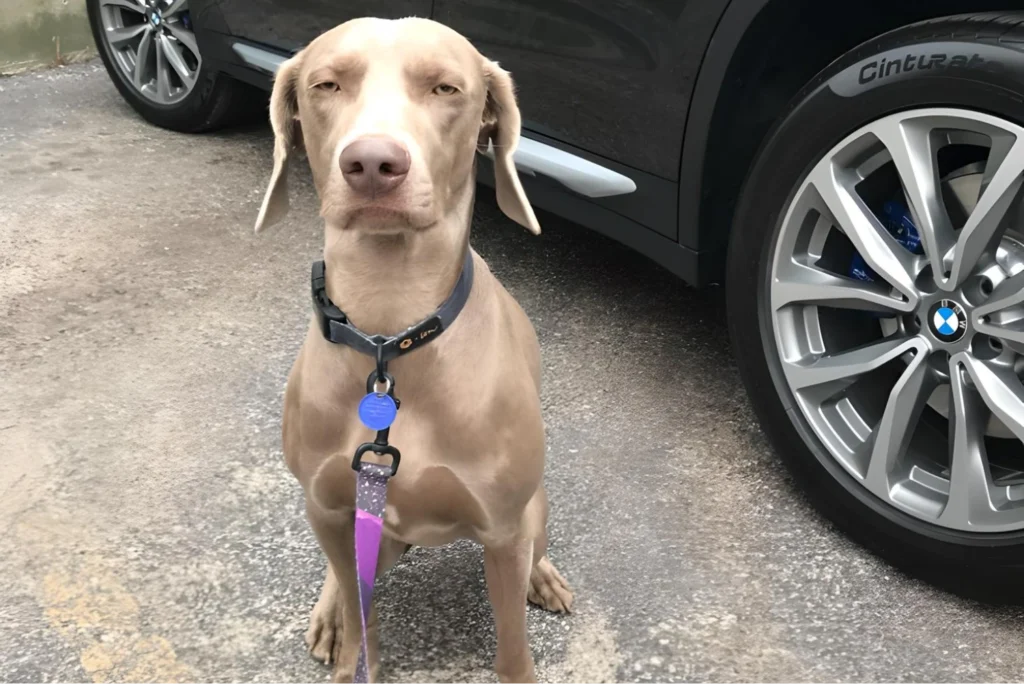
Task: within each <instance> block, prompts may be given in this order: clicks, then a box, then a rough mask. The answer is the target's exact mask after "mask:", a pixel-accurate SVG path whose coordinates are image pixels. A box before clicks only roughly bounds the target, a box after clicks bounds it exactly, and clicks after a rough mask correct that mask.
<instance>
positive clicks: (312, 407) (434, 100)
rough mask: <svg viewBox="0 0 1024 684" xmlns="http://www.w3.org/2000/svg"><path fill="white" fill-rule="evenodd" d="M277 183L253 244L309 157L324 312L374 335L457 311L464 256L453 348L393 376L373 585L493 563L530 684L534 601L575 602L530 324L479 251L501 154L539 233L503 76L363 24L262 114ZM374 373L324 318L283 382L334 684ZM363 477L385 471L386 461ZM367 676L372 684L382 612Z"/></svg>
mask: <svg viewBox="0 0 1024 684" xmlns="http://www.w3.org/2000/svg"><path fill="white" fill-rule="evenodd" d="M270 119H271V123H272V126H273V130H274V135H275V143H274V167H273V171H272V174H271V179H270V184H269V187H268V189H267V192H266V195H265V197H264V200H263V204H262V206H261V208H260V212H259V216H258V218H257V222H256V231H257V232H259V231H260V230H262V229H263V228H264V227H266V226H269V225H271V224H273V223H275V222H276V221H278V220H280V219H281V218H282V217H283V216H284V214H285V213H286V212H287V210H288V193H287V187H286V185H287V172H288V165H289V162H290V161H291V160H292V159H293V157H294V156H296V155H297V154H298V153H299V152H300V151H301V150H302V148H304V149H305V154H306V157H307V159H308V161H309V165H310V168H311V170H312V175H313V180H314V184H315V186H316V190H317V193H318V196H319V199H320V214H321V216H322V217H323V219H324V223H325V247H324V263H325V267H324V276H325V281H326V293H327V295H328V296H329V297H330V300H331V301H332V302H334V303H335V304H336V305H337V306H338V307H340V308H341V309H342V310H343V311H344V312H345V314H346V315H347V317H348V320H349V321H350V322H351V323H352V324H353V325H355V326H357V327H358V328H359V329H360V330H362V331H365V332H366V333H368V334H372V335H395V334H398V333H399V332H401V331H403V330H405V329H406V328H407V327H408V326H411V325H413V324H415V323H417V322H418V321H421V320H423V319H424V318H425V317H427V316H429V315H430V314H431V312H433V311H434V310H435V309H436V308H437V307H438V305H439V304H440V303H441V302H443V301H444V300H445V298H446V297H448V296H449V294H450V293H451V292H452V291H453V287H455V285H456V283H457V281H458V280H459V278H460V274H461V273H462V270H463V263H464V262H465V260H466V258H467V256H466V255H467V253H468V254H470V255H471V256H470V258H471V259H472V269H473V270H472V272H473V273H474V274H475V276H474V277H473V280H472V288H471V290H470V292H469V296H468V299H467V300H466V303H465V306H464V308H463V310H462V312H461V314H459V316H458V317H457V319H456V320H455V321H454V323H453V324H452V325H451V326H450V328H449V329H447V330H445V331H444V332H443V334H441V335H439V336H437V337H436V339H433V340H431V341H430V343H429V344H424V345H422V346H420V347H418V348H416V349H414V350H412V351H411V352H410V353H408V354H406V355H403V356H400V357H399V358H397V359H395V360H394V361H392V362H391V365H390V368H389V372H390V373H391V374H392V375H393V376H394V378H395V382H396V385H397V387H398V388H400V391H399V393H398V394H399V395H400V397H401V400H402V403H401V410H400V411H399V412H398V415H397V418H396V419H395V420H394V423H393V426H392V437H391V438H392V440H393V441H394V442H395V444H396V445H399V446H401V447H402V449H403V450H404V458H403V459H402V468H401V473H400V474H397V475H396V477H394V478H393V479H391V480H390V483H389V484H388V488H387V492H388V499H387V508H386V511H385V513H384V515H383V521H384V522H383V530H384V539H383V542H382V546H381V548H380V554H379V557H378V563H377V574H378V576H379V575H380V574H381V573H383V572H385V571H387V569H388V568H390V567H391V566H392V565H393V564H394V563H395V561H396V560H397V559H398V558H399V557H400V556H401V555H402V554H403V553H404V552H405V551H406V550H407V549H408V548H409V546H410V545H420V546H437V545H442V544H447V543H449V542H451V541H454V540H456V539H463V538H468V539H473V540H476V541H477V542H479V543H481V544H482V545H483V549H484V570H485V576H486V580H487V590H488V595H489V598H490V601H491V604H492V607H493V610H494V617H495V623H496V631H497V654H496V658H495V669H496V671H497V674H498V677H499V679H500V680H501V681H521V682H526V681H534V679H535V673H534V662H533V656H532V653H531V651H530V646H529V642H528V637H527V630H526V603H527V600H529V601H531V602H533V603H536V604H538V605H540V606H541V607H543V608H545V609H548V610H551V611H557V612H563V611H564V612H567V611H569V610H570V608H571V605H572V600H573V595H572V592H571V590H570V589H569V586H568V585H567V584H566V581H565V580H564V579H563V577H562V575H561V574H560V573H559V572H558V570H557V569H555V567H554V565H552V563H551V561H550V560H549V559H548V557H547V555H546V554H547V533H546V525H547V514H548V505H547V498H546V494H545V491H544V485H543V482H542V476H543V472H544V455H545V438H544V424H543V420H542V418H541V406H540V381H541V377H540V376H541V371H540V348H539V345H538V342H537V336H536V333H535V331H534V329H533V326H532V325H531V323H530V321H529V319H528V318H527V316H526V314H525V313H524V311H523V310H522V308H521V307H520V306H519V305H518V303H517V302H516V301H515V300H514V299H513V298H512V296H511V295H510V294H509V293H508V292H507V291H506V290H505V289H504V288H503V287H502V286H501V284H500V283H499V282H498V281H497V279H496V278H495V277H494V275H493V274H492V273H491V272H490V270H489V269H488V268H487V265H486V264H485V263H484V261H483V260H482V259H481V258H480V256H479V255H477V254H476V253H475V252H473V251H472V249H471V247H470V246H469V234H470V223H471V220H472V216H473V203H474V199H475V189H476V181H475V177H476V173H475V172H476V155H477V154H478V153H479V152H485V151H487V150H488V149H492V150H493V157H494V170H495V190H496V196H497V201H498V205H499V207H500V208H501V210H502V211H503V212H504V213H505V214H506V215H507V216H508V217H509V218H511V219H512V220H513V221H515V222H516V223H518V224H520V225H522V226H524V227H525V228H527V229H528V230H529V231H530V232H531V233H533V234H539V233H540V226H539V224H538V223H537V218H536V216H535V215H534V212H533V209H532V208H531V206H530V203H529V201H528V200H527V197H526V194H525V193H524V191H523V188H522V185H521V183H520V180H519V177H518V175H517V173H516V169H515V165H514V164H513V160H512V155H513V152H514V151H515V149H516V145H517V143H518V141H519V135H520V114H519V108H518V106H517V103H516V98H515V93H514V89H513V82H512V79H511V76H510V75H509V74H508V73H507V72H506V71H504V70H503V69H501V68H500V67H499V66H498V64H497V63H495V62H492V61H490V60H488V59H487V58H485V57H483V56H482V55H481V54H480V53H479V52H478V51H477V50H476V49H475V48H474V47H473V45H472V44H471V43H470V42H469V41H468V40H467V39H465V38H464V37H463V36H461V35H460V34H458V33H457V32H455V31H453V30H452V29H450V28H448V27H445V26H444V25H442V24H439V23H436V22H433V21H429V20H425V19H414V18H408V19H400V20H382V19H372V18H365V19H355V20H352V21H349V22H346V23H344V24H342V25H340V26H338V27H337V28H335V29H333V30H330V31H328V32H327V33H324V34H323V35H321V36H320V37H318V38H317V39H316V40H314V41H313V42H311V43H310V44H309V45H308V46H307V47H306V48H304V49H303V50H302V51H301V52H299V53H298V54H296V55H295V56H293V57H292V58H291V59H289V60H287V61H286V62H285V63H284V64H282V66H281V68H280V70H279V71H278V73H277V76H276V78H275V83H274V88H273V93H272V95H271V100H270ZM374 364H375V360H374V359H373V358H371V357H370V356H368V355H366V354H363V353H360V352H358V351H356V350H355V349H353V348H350V347H348V346H345V345H340V344H332V343H331V342H329V341H327V340H326V339H325V338H324V335H323V334H322V331H321V329H320V327H319V326H318V324H317V322H316V320H315V318H314V322H313V323H312V324H311V325H310V329H309V333H308V335H307V337H306V339H305V341H304V343H303V345H302V349H301V350H300V352H299V355H298V357H297V358H296V360H295V363H294V366H293V367H292V370H291V373H290V375H289V377H288V384H287V389H286V392H285V398H284V415H283V430H282V432H283V444H284V454H285V460H286V462H287V465H288V468H289V469H290V470H291V472H292V473H293V474H294V476H295V477H296V478H297V479H298V481H299V482H300V483H301V485H302V487H303V490H304V493H305V501H306V512H307V517H308V519H309V522H310V525H311V526H312V528H313V531H314V533H315V535H316V538H317V540H318V541H319V543H320V546H321V548H322V549H323V552H324V554H325V555H326V556H327V560H328V569H327V576H326V578H325V580H324V584H323V589H322V591H321V594H320V598H319V600H318V601H317V603H316V605H315V607H314V608H313V611H312V615H311V617H310V625H309V631H308V633H307V635H306V642H307V645H308V646H309V648H310V651H311V653H312V654H313V655H314V656H315V657H316V658H319V659H322V660H323V661H324V662H325V663H329V662H330V661H331V660H333V661H334V671H333V678H334V679H335V681H351V680H352V678H353V676H354V672H355V667H356V662H357V658H358V655H359V650H360V634H361V624H360V607H359V595H358V588H357V579H356V568H355V559H354V550H353V537H354V506H355V481H356V480H355V478H356V474H355V472H354V471H353V469H352V468H351V466H350V462H351V458H352V455H353V453H354V451H355V450H356V449H357V448H358V446H359V445H360V444H361V443H364V442H367V441H369V440H370V439H371V438H372V432H371V431H370V430H369V429H368V428H366V427H364V426H363V425H362V424H361V423H360V421H359V419H358V416H357V413H356V406H357V405H358V404H359V401H360V399H361V398H362V397H363V395H364V394H365V393H366V386H365V378H367V377H368V375H369V374H370V373H371V372H372V371H373V370H374V368H375V365H374ZM367 459H368V460H369V461H371V462H375V463H386V462H387V461H386V459H378V460H374V457H372V456H367ZM366 639H367V651H368V659H369V675H370V677H371V681H375V680H376V679H377V675H378V674H379V666H380V665H379V656H378V630H377V619H376V612H375V611H374V612H373V613H372V614H371V616H370V619H369V621H368V624H367V629H366Z"/></svg>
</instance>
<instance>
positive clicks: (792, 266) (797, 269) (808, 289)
mask: <svg viewBox="0 0 1024 684" xmlns="http://www.w3.org/2000/svg"><path fill="white" fill-rule="evenodd" d="M889 291H890V288H889V287H888V286H886V285H884V284H883V283H869V282H862V281H859V280H853V279H852V278H843V277H841V276H837V275H835V274H832V273H829V272H828V271H825V270H822V269H820V268H816V267H814V266H809V265H807V264H803V263H800V262H798V261H796V260H794V261H790V262H788V263H786V265H785V266H783V267H781V268H780V269H779V272H778V273H777V274H776V276H775V282H774V283H773V284H772V306H773V307H774V308H775V309H780V308H782V307H783V306H786V305H787V304H792V303H794V302H800V303H805V304H820V305H822V306H831V307H834V308H837V309H857V310H860V311H882V312H888V313H893V312H904V313H906V312H909V311H912V310H913V308H914V307H913V305H911V304H910V303H909V302H906V301H904V300H901V299H896V298H894V297H893V296H892V295H891V294H890V293H889Z"/></svg>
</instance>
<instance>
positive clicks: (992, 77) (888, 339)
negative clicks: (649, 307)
mask: <svg viewBox="0 0 1024 684" xmlns="http://www.w3.org/2000/svg"><path fill="white" fill-rule="evenodd" d="M87 4H88V9H89V17H90V21H91V24H92V30H93V32H94V35H95V38H96V42H97V44H98V46H99V49H100V54H101V55H102V58H103V61H104V63H105V65H106V67H107V70H108V71H109V73H110V75H111V77H112V79H113V81H114V83H115V84H116V85H117V87H118V89H119V90H120V92H121V93H122V95H123V96H124V97H125V99H127V100H128V102H130V103H131V104H132V106H133V107H134V108H135V109H136V110H138V112H139V113H140V114H141V115H142V116H144V117H145V118H146V119H148V120H149V121H151V122H153V123H154V124H157V125H159V126H164V127H167V128H171V129H174V130H178V131H187V132H199V131H205V130H210V129H212V128H216V127H219V126H224V125H226V124H228V123H230V122H232V121H235V120H238V119H239V118H241V117H246V116H251V115H253V113H256V114H257V115H263V114H264V109H263V107H264V106H265V98H266V91H268V90H269V88H270V86H271V81H272V78H273V74H274V72H275V69H276V68H277V67H278V66H279V65H280V64H281V63H282V62H283V61H284V60H285V59H286V58H287V57H288V56H289V55H291V54H293V53H294V52H295V51H296V50H298V49H300V48H301V47H302V46H303V45H305V44H306V43H307V42H308V41H310V40H311V39H313V38H314V37H315V36H317V35H318V34H320V33H321V32H323V31H324V30H326V29H328V28H331V27H333V26H335V25H337V24H339V23H341V22H343V21H345V20H346V19H350V18H352V17H356V16H362V15H376V16H386V17H394V18H397V17H404V16H413V15H415V16H423V17H431V18H433V19H435V20H437V21H440V22H442V23H445V24H447V25H449V26H451V27H452V28H454V29H456V30H457V31H459V32H461V33H462V34H464V35H465V36H467V37H468V38H469V39H470V40H471V41H472V42H473V43H474V44H475V45H476V46H477V47H478V48H479V49H480V50H481V52H483V53H484V54H486V55H487V56H488V57H490V58H492V59H496V60H498V61H499V62H500V63H501V64H502V66H503V67H504V68H506V69H508V70H510V71H511V72H512V74H513V76H514V78H515V81H516V83H517V86H518V92H519V100H520V106H521V109H522V113H523V120H524V131H523V134H524V135H523V140H522V143H521V145H520V147H519V149H518V151H517V153H516V163H517V166H519V167H520V168H521V170H523V171H524V172H525V173H524V183H525V185H526V187H527V191H528V193H529V196H530V198H531V199H532V200H533V202H534V204H536V205H538V206H539V207H543V208H545V209H547V210H549V211H552V212H554V213H556V214H559V215H562V216H565V217H567V218H569V219H572V220H573V221H577V222H579V223H583V224H586V225H587V226H589V227H591V228H593V229H594V230H597V231H599V232H601V233H604V234H605V235H608V236H610V237H612V238H614V239H615V240H618V241H620V242H621V243H623V244H625V245H627V246H628V247H631V248H633V249H635V250H638V251H640V252H642V253H643V254H645V255H647V256H648V257H650V258H651V259H653V260H654V261H656V262H657V263H658V264H660V265H661V266H663V267H664V268H666V269H668V270H670V271H672V272H673V273H675V274H677V275H678V276H679V277H680V278H682V279H683V280H685V281H687V282H689V283H692V284H694V285H705V284H709V283H719V282H720V283H724V285H725V287H726V293H727V299H728V307H729V319H730V328H731V332H732V344H733V348H734V350H735V351H736V356H737V361H738V363H739V365H740V368H741V370H742V374H743V378H744V380H745V382H746V384H747V387H748V389H749V391H750V397H751V401H752V402H753V404H754V406H755V407H756V410H757V412H758V415H759V416H760V418H761V421H762V423H763V426H764V429H765V431H766V432H767V433H768V435H769V436H770V438H771V440H772V443H773V444H774V446H775V448H776V450H777V451H778V453H779V455H780V456H781V457H782V458H783V459H784V460H785V462H786V463H787V464H788V466H789V467H790V469H791V470H792V472H793V473H794V475H795V476H796V477H797V479H798V480H799V481H800V482H801V483H802V485H803V486H804V487H805V489H806V491H807V493H808V496H809V497H810V498H811V499H812V500H813V501H814V502H815V504H816V505H817V506H818V508H819V509H820V510H821V511H823V512H824V513H825V514H826V515H827V516H828V517H829V518H830V519H831V520H832V521H834V522H835V524H836V525H838V526H839V527H841V528H842V529H844V530H846V531H847V532H849V533H850V534H851V535H853V536H854V537H855V538H856V539H858V540H859V541H860V542H862V543H864V544H865V545H867V546H869V547H870V548H872V549H874V550H876V551H878V552H879V553H881V554H882V555H884V556H885V557H887V558H889V559H890V560H892V561H894V562H895V563H897V564H898V565H900V566H901V567H904V568H909V569H911V570H912V571H914V572H916V573H918V574H920V575H922V576H925V577H928V578H929V579H932V580H934V581H939V582H942V583H943V584H945V585H946V586H950V587H952V588H954V589H957V590H959V591H962V592H965V593H972V594H978V595H989V596H996V597H1002V598H1007V599H1009V598H1019V597H1021V596H1022V595H1024V581H1020V580H1019V576H1018V573H1019V572H1020V570H1021V569H1022V567H1024V447H1022V443H1021V440H1022V439H1024V384H1022V382H1021V375H1022V373H1024V288H1022V286H1024V221H1022V219H1024V216H1022V214H1021V205H1020V197H1021V186H1022V172H1024V50H1022V48H1024V13H1020V14H1017V13H1014V10H1015V9H1021V10H1024V2H1022V1H1020V0H1018V2H1000V1H996V0H929V2H919V1H915V0H889V1H888V2H881V1H879V0H864V1H862V2H856V3H824V2H817V1H815V0H675V1H669V0H617V1H616V2H611V1H606V0H545V1H544V2H538V1H532V2H531V1H520V0H392V1H390V2H382V1H381V0H375V1H372V2H371V1H369V0H289V1H287V2H286V1H285V0H216V1H214V0H87ZM967 11H970V12H974V13H973V14H969V15H968V14H959V13H962V12H967ZM978 12H984V13H978ZM490 173H491V171H490V169H489V167H488V164H487V163H484V164H481V180H482V181H484V182H488V181H489V178H488V176H489V174H490Z"/></svg>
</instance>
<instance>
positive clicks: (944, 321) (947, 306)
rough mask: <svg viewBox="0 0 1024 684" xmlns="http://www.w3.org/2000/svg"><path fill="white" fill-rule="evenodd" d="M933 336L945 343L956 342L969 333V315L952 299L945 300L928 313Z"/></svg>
mask: <svg viewBox="0 0 1024 684" xmlns="http://www.w3.org/2000/svg"><path fill="white" fill-rule="evenodd" d="M928 320H929V321H930V322H931V326H932V334H933V335H935V337H937V338H938V339H939V340H941V341H943V342H956V341H958V340H959V339H960V338H961V337H963V336H964V333H965V332H967V314H966V313H964V308H963V307H962V306H960V305H959V304H957V303H956V302H954V301H953V300H952V299H943V300H942V301H940V302H938V303H937V304H935V305H934V306H933V307H932V308H931V311H929V312H928Z"/></svg>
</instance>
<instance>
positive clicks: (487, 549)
mask: <svg viewBox="0 0 1024 684" xmlns="http://www.w3.org/2000/svg"><path fill="white" fill-rule="evenodd" d="M532 567H533V540H532V539H516V540H515V541H512V542H509V543H506V544H502V545H498V546H484V576H485V577H486V579H487V593H488V594H489V595H490V598H491V606H492V607H493V609H494V622H495V627H496V628H497V632H498V654H497V657H496V658H495V660H494V668H495V670H497V672H498V679H499V680H501V681H503V682H532V681H536V680H535V674H534V671H533V653H531V652H530V641H529V638H528V637H527V634H526V592H527V590H528V589H529V586H530V569H531V568H532Z"/></svg>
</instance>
